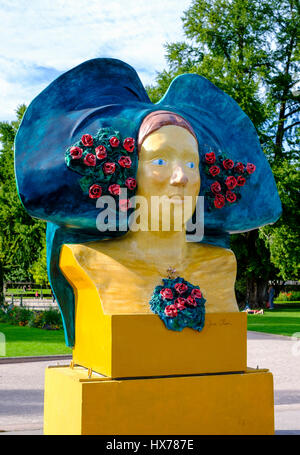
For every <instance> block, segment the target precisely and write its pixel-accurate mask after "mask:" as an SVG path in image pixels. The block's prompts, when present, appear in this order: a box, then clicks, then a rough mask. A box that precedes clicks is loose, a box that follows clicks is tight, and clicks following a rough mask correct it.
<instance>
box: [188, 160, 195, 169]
mask: <svg viewBox="0 0 300 455" xmlns="http://www.w3.org/2000/svg"><path fill="white" fill-rule="evenodd" d="M186 165H187V167H189V168H190V169H194V167H195V163H193V161H189V162H188V163H186Z"/></svg>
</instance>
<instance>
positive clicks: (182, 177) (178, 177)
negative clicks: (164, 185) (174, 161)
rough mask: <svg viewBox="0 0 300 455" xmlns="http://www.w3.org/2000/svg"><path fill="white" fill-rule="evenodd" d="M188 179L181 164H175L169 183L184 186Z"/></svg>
mask: <svg viewBox="0 0 300 455" xmlns="http://www.w3.org/2000/svg"><path fill="white" fill-rule="evenodd" d="M188 181H189V179H188V177H187V175H186V174H185V173H184V170H183V169H182V167H181V166H176V167H175V168H174V170H173V173H172V176H171V180H170V184H171V185H174V186H185V185H186V184H187V182H188Z"/></svg>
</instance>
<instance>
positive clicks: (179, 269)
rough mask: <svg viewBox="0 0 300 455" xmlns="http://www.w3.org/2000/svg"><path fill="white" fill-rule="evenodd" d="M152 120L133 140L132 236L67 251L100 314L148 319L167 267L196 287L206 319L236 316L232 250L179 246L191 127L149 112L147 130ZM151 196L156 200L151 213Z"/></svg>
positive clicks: (192, 178)
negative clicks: (92, 290)
mask: <svg viewBox="0 0 300 455" xmlns="http://www.w3.org/2000/svg"><path fill="white" fill-rule="evenodd" d="M153 117H154V116H153V115H151V114H150V115H149V116H148V117H146V118H145V119H144V122H143V124H142V126H141V129H140V135H139V160H138V170H137V185H138V190H137V193H136V196H137V200H139V201H140V202H139V204H140V210H139V217H140V223H139V225H138V226H137V227H138V230H137V231H136V232H133V231H132V230H129V231H128V233H126V234H125V235H124V236H122V237H120V238H118V239H113V240H106V241H98V242H91V243H87V244H79V245H78V244H77V245H69V246H68V247H69V248H70V249H71V250H72V252H73V254H74V257H75V258H76V260H77V261H78V263H79V264H80V266H81V267H82V268H83V270H84V271H85V272H86V273H87V274H88V276H89V277H90V278H91V279H92V281H93V282H94V283H95V284H96V287H97V289H98V292H99V296H100V300H101V304H102V306H103V310H104V312H105V313H109V314H114V313H118V314H122V313H151V310H150V306H149V300H150V298H151V295H152V293H153V290H154V288H155V286H157V285H158V284H160V282H161V279H162V278H163V277H166V276H167V270H168V268H172V269H175V270H176V273H175V272H174V273H175V276H177V275H179V276H181V277H184V279H185V280H187V281H189V282H191V283H193V285H197V286H199V287H200V288H201V291H202V292H203V295H204V296H205V299H206V311H207V312H232V311H238V307H237V304H236V300H235V293H234V282H235V275H236V260H235V256H234V254H233V253H232V251H230V250H229V249H224V248H221V247H217V246H213V245H206V244H199V243H196V242H187V241H186V229H185V224H186V222H187V221H188V220H189V219H190V218H191V217H192V215H193V213H194V211H195V207H196V201H197V197H198V194H199V190H200V184H201V179H200V173H199V152H198V143H197V139H196V137H195V134H194V132H193V130H192V127H191V126H190V125H189V124H188V122H186V121H185V126H179V125H178V123H179V122H178V118H180V117H179V116H176V115H175V114H171V113H169V112H160V111H158V112H156V113H155V123H154V124H153ZM149 122H150V123H152V125H151V126H150V127H149V126H148V128H147V129H148V131H147V135H145V134H143V133H144V130H145V128H146V126H147V125H148V124H149ZM145 125H146V126H145ZM160 125H162V126H160ZM153 197H154V198H155V197H156V198H160V199H159V201H160V203H159V205H158V207H157V210H154V208H153V205H154V204H153V202H152V201H153ZM165 200H168V202H169V204H170V205H168V204H164V202H165ZM185 202H186V203H185ZM168 209H170V210H168ZM164 218H165V220H164ZM164 221H165V224H168V222H169V225H168V226H164V225H163V224H164ZM164 228H165V229H164Z"/></svg>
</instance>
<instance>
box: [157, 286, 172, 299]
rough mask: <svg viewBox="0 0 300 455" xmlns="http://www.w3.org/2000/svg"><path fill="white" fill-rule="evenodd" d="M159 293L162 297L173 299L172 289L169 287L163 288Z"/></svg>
mask: <svg viewBox="0 0 300 455" xmlns="http://www.w3.org/2000/svg"><path fill="white" fill-rule="evenodd" d="M160 295H161V296H162V298H163V299H173V292H172V289H170V288H163V289H162V290H161V291H160Z"/></svg>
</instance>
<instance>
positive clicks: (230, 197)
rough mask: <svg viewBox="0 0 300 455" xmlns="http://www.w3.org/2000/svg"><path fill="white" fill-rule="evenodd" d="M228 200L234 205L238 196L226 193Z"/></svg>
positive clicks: (229, 192) (231, 192) (230, 192)
mask: <svg viewBox="0 0 300 455" xmlns="http://www.w3.org/2000/svg"><path fill="white" fill-rule="evenodd" d="M226 199H227V201H228V202H230V203H232V202H235V201H236V194H235V193H234V192H233V191H226Z"/></svg>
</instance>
